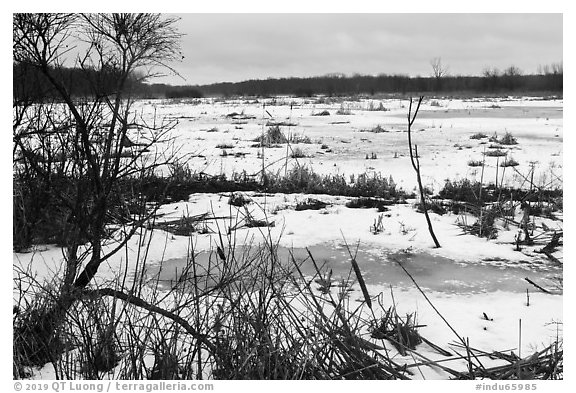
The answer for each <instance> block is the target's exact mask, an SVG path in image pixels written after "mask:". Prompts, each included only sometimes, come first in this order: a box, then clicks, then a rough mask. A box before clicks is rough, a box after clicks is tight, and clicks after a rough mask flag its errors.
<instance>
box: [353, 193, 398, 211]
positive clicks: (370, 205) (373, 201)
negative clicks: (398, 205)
mask: <svg viewBox="0 0 576 393" xmlns="http://www.w3.org/2000/svg"><path fill="white" fill-rule="evenodd" d="M393 204H394V202H393V201H390V200H385V199H381V198H366V197H360V198H355V199H352V200H351V201H348V202H346V207H347V208H350V209H377V210H378V212H386V211H388V210H390V209H388V206H391V205H393Z"/></svg>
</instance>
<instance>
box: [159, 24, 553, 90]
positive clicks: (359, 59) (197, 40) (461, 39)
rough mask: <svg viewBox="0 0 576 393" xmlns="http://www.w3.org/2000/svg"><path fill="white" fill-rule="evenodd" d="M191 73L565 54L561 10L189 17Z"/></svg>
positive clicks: (186, 50) (241, 75)
mask: <svg viewBox="0 0 576 393" xmlns="http://www.w3.org/2000/svg"><path fill="white" fill-rule="evenodd" d="M179 16H180V17H181V20H180V21H179V22H178V28H179V31H180V32H181V33H183V34H185V36H184V37H183V39H182V50H183V54H184V56H185V58H184V60H183V61H182V62H181V63H178V64H175V65H174V67H175V69H176V70H177V71H178V72H179V73H180V74H181V75H182V76H183V77H184V78H185V79H182V78H177V77H167V78H162V79H156V80H154V82H165V83H172V84H206V83H213V82H238V81H242V80H246V79H265V78H269V77H270V78H276V77H290V76H299V77H303V76H318V75H325V74H328V73H334V72H339V73H345V74H353V73H360V74H380V73H386V74H395V73H401V74H408V75H412V76H415V75H422V76H427V75H430V73H431V66H430V60H431V59H432V58H435V57H440V58H441V59H442V63H443V64H445V65H446V66H448V68H449V72H450V74H453V75H480V74H481V72H482V70H483V69H484V68H485V67H488V66H490V67H497V68H499V69H504V68H506V67H508V66H510V65H515V66H517V67H519V68H520V69H521V70H522V71H523V72H524V73H532V72H536V70H537V67H538V65H541V64H550V63H553V62H559V61H562V60H563V56H562V15H561V14H285V13H284V14H180V15H179Z"/></svg>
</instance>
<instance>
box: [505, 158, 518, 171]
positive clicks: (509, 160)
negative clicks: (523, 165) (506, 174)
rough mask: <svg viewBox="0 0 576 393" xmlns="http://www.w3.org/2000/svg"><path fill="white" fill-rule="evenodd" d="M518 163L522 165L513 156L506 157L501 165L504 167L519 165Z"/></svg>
mask: <svg viewBox="0 0 576 393" xmlns="http://www.w3.org/2000/svg"><path fill="white" fill-rule="evenodd" d="M518 165H520V163H519V162H518V161H516V160H515V159H514V158H512V157H510V158H506V159H505V160H504V161H502V162H501V163H500V166H501V167H503V168H507V167H514V166H518Z"/></svg>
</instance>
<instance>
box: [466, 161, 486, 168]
mask: <svg viewBox="0 0 576 393" xmlns="http://www.w3.org/2000/svg"><path fill="white" fill-rule="evenodd" d="M482 165H484V161H482V160H470V161H468V166H471V167H478V166H482Z"/></svg>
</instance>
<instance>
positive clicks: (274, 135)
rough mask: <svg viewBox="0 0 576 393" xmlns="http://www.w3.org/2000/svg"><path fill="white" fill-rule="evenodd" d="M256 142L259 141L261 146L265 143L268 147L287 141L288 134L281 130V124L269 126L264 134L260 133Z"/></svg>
mask: <svg viewBox="0 0 576 393" xmlns="http://www.w3.org/2000/svg"><path fill="white" fill-rule="evenodd" d="M254 142H258V143H259V145H260V146H262V145H264V146H266V147H270V146H272V145H276V144H282V143H287V142H288V138H286V135H284V133H283V132H282V131H281V130H280V126H277V125H276V126H272V127H268V130H267V131H266V133H265V134H264V135H259V136H258V137H257V138H255V139H254Z"/></svg>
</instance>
